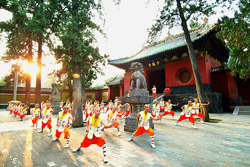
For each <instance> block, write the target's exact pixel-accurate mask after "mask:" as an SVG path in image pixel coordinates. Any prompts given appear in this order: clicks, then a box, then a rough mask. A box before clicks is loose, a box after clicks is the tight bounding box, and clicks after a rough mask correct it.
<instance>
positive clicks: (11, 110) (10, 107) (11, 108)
mask: <svg viewBox="0 0 250 167" xmlns="http://www.w3.org/2000/svg"><path fill="white" fill-rule="evenodd" d="M13 106H14V105H13V104H12V102H10V103H9V111H10V115H12V113H13Z"/></svg>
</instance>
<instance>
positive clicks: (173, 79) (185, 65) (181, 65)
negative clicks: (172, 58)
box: [165, 57, 218, 87]
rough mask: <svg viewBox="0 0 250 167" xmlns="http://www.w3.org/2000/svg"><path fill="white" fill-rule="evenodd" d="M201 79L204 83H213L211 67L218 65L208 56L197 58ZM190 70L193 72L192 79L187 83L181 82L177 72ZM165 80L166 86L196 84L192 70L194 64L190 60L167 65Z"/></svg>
mask: <svg viewBox="0 0 250 167" xmlns="http://www.w3.org/2000/svg"><path fill="white" fill-rule="evenodd" d="M197 63H198V67H199V71H200V75H201V79H202V83H203V84H211V75H210V73H211V69H212V67H213V66H218V64H216V63H214V62H213V61H211V60H210V59H208V58H205V57H201V58H198V59H197ZM183 69H185V70H188V71H189V72H190V73H191V79H190V81H189V82H187V83H181V82H180V81H179V80H178V79H177V73H178V72H179V71H181V70H183ZM165 80H166V87H174V86H185V85H195V79H194V75H193V71H192V66H191V63H190V61H189V60H187V61H182V62H177V63H173V64H168V65H165Z"/></svg>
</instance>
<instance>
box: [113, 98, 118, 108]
mask: <svg viewBox="0 0 250 167" xmlns="http://www.w3.org/2000/svg"><path fill="white" fill-rule="evenodd" d="M118 101H119V100H118V98H117V97H115V100H114V103H115V106H116V105H117V102H118Z"/></svg>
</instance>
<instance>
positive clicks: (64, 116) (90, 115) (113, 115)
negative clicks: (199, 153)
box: [9, 99, 210, 163]
mask: <svg viewBox="0 0 250 167" xmlns="http://www.w3.org/2000/svg"><path fill="white" fill-rule="evenodd" d="M62 104H63V103H62ZM209 104H210V103H207V104H200V103H198V100H197V99H194V102H193V103H192V101H191V100H190V101H188V104H187V105H184V106H182V107H181V109H182V113H181V115H180V117H179V119H178V120H177V122H176V124H175V125H178V123H179V122H180V121H183V120H186V119H188V120H189V121H190V122H191V123H192V124H193V127H194V128H196V127H195V125H194V123H195V119H194V116H195V115H197V116H198V117H200V118H201V122H203V120H202V119H203V115H202V113H201V112H200V111H199V109H200V107H202V106H205V105H209ZM104 105H105V103H104V102H103V101H102V102H101V103H99V102H98V101H95V102H94V104H92V101H91V100H90V101H87V102H86V103H85V108H84V112H85V114H86V122H87V129H86V132H87V133H86V135H85V137H84V139H83V141H82V142H81V143H80V144H79V146H78V147H77V148H75V149H74V150H73V152H77V151H79V150H80V149H81V147H83V148H86V147H89V146H90V145H91V144H96V145H98V146H99V147H101V148H102V151H103V160H104V162H105V163H107V162H108V160H107V157H106V142H105V140H104V138H103V137H102V136H101V134H100V132H101V131H104V129H109V128H116V129H117V132H118V136H121V133H120V127H119V123H118V117H120V118H122V117H123V118H124V117H126V116H128V115H129V114H130V105H129V104H127V103H126V104H124V105H122V104H121V101H119V100H118V99H115V100H114V103H113V102H112V100H111V101H110V102H109V103H108V105H107V109H106V110H104ZM178 105H179V104H178V103H177V104H172V103H171V100H170V99H169V100H168V101H167V102H164V101H163V99H161V101H160V102H158V101H156V102H155V103H154V104H153V105H151V106H150V105H149V104H146V105H144V111H141V112H139V113H138V115H137V117H136V120H137V123H138V128H137V130H136V131H135V132H134V133H133V134H132V136H131V138H129V139H128V141H129V142H131V141H134V138H135V136H139V135H142V134H144V133H148V135H149V136H150V139H151V147H152V148H155V144H154V140H155V133H154V131H153V130H152V128H151V127H150V125H149V120H150V119H153V120H154V121H158V120H161V119H162V117H163V116H166V115H168V114H170V115H171V116H172V118H173V117H174V115H175V113H174V112H173V111H172V107H173V106H178ZM72 106H73V105H72V104H71V103H70V102H69V101H68V102H67V103H66V104H65V105H62V111H61V112H59V113H58V118H57V123H56V134H55V138H54V139H53V140H52V141H53V142H55V141H58V140H59V138H60V136H61V134H62V133H64V139H66V145H65V148H68V147H69V139H70V133H69V125H70V122H71V121H75V118H74V116H72V115H71V112H70V110H72ZM9 107H10V113H13V114H14V115H20V118H21V117H22V113H23V112H21V111H24V110H26V112H25V114H26V113H27V106H26V105H24V106H23V107H22V105H21V103H18V104H16V105H13V104H11V103H10V106H9ZM123 107H126V112H125V113H124V112H122V111H121V109H122V108H123ZM150 108H151V109H152V112H151V114H150V113H149V111H150ZM30 111H31V117H32V127H34V129H37V128H38V119H39V117H40V115H41V118H42V120H41V124H42V125H41V130H40V131H39V132H38V133H42V132H43V131H44V128H45V127H47V128H48V129H49V134H48V136H49V137H50V136H52V125H51V122H52V119H51V118H52V113H53V112H54V111H55V110H54V109H52V108H51V104H50V102H46V103H44V102H42V104H41V110H40V109H39V104H38V103H36V104H35V107H34V108H32V109H31V110H30ZM160 111H163V114H161V113H160ZM101 112H104V113H107V119H102V118H101V117H100V114H101ZM17 113H20V114H17ZM22 118H23V117H22ZM24 118H25V116H24Z"/></svg>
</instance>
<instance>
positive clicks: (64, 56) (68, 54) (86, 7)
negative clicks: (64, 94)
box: [54, 0, 108, 88]
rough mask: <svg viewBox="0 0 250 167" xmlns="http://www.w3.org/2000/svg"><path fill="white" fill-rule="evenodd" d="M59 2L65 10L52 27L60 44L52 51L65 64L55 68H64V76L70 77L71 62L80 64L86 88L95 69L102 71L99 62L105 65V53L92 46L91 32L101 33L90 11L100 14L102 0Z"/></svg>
mask: <svg viewBox="0 0 250 167" xmlns="http://www.w3.org/2000/svg"><path fill="white" fill-rule="evenodd" d="M60 4H61V5H62V6H63V8H64V12H63V13H62V14H61V15H60V25H59V26H58V27H57V28H56V30H55V31H56V36H57V37H58V38H59V39H60V41H62V45H59V46H57V47H56V48H54V52H55V55H56V58H57V60H58V61H60V62H63V64H65V65H64V66H63V68H62V69H61V70H59V71H58V72H60V71H61V72H64V76H65V77H66V78H68V77H70V80H72V79H73V77H72V74H73V73H74V66H75V65H79V66H80V67H81V78H82V85H83V88H89V87H90V86H91V84H92V81H93V80H94V79H96V77H97V73H101V72H102V69H101V68H100V65H106V62H107V61H106V60H107V58H108V55H100V53H99V49H98V48H97V47H95V42H96V39H95V36H94V33H95V32H96V31H99V32H101V33H102V30H101V29H100V26H99V25H97V24H96V23H95V22H94V21H93V16H94V15H93V11H96V12H97V13H98V14H99V15H100V16H102V13H101V9H102V4H101V3H100V2H95V1H93V0H91V1H72V3H71V2H68V1H62V3H60ZM77 9H78V10H77ZM76 10H77V11H76ZM66 80H68V79H66ZM64 84H68V83H64Z"/></svg>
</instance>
